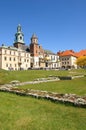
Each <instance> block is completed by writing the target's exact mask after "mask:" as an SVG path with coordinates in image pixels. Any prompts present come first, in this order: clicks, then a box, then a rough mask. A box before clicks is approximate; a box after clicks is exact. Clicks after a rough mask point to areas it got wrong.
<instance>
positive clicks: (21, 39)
mask: <svg viewBox="0 0 86 130" xmlns="http://www.w3.org/2000/svg"><path fill="white" fill-rule="evenodd" d="M15 43H23V44H24V34H23V33H22V28H21V25H20V24H19V25H18V26H17V33H16V34H15Z"/></svg>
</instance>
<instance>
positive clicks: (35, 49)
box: [30, 34, 39, 56]
mask: <svg viewBox="0 0 86 130" xmlns="http://www.w3.org/2000/svg"><path fill="white" fill-rule="evenodd" d="M30 52H31V56H38V55H39V45H38V38H37V36H36V35H35V34H33V35H32V37H31V44H30Z"/></svg>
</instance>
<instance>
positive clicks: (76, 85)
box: [19, 77, 86, 96]
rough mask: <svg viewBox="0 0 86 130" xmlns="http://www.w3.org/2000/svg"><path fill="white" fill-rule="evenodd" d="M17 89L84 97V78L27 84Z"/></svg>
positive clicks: (85, 92) (85, 89) (85, 80)
mask: <svg viewBox="0 0 86 130" xmlns="http://www.w3.org/2000/svg"><path fill="white" fill-rule="evenodd" d="M19 88H21V89H35V90H43V91H51V92H57V93H74V94H77V95H85V96H86V77H84V78H79V79H73V80H61V81H55V82H47V83H39V84H28V85H24V86H19Z"/></svg>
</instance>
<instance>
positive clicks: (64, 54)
mask: <svg viewBox="0 0 86 130" xmlns="http://www.w3.org/2000/svg"><path fill="white" fill-rule="evenodd" d="M57 54H58V55H59V56H74V57H77V55H76V54H75V52H74V51H73V50H66V51H62V52H58V53H57Z"/></svg>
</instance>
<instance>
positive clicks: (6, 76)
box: [0, 69, 86, 84]
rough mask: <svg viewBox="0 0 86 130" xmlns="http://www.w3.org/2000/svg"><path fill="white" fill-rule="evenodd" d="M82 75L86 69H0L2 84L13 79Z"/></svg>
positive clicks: (29, 79)
mask: <svg viewBox="0 0 86 130" xmlns="http://www.w3.org/2000/svg"><path fill="white" fill-rule="evenodd" d="M78 74H79V75H80V74H86V69H80V70H72V71H66V70H64V71H61V70H60V71H55V70H50V71H46V70H28V71H4V70H0V84H5V83H9V82H11V81H12V80H19V81H20V82H24V81H32V80H35V79H37V78H46V77H48V76H50V75H52V76H66V75H78Z"/></svg>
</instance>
